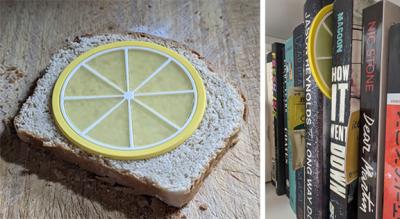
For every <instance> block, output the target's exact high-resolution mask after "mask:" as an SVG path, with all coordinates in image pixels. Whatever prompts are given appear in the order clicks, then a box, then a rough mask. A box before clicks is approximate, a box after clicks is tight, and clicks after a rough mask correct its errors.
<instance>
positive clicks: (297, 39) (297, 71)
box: [289, 24, 305, 219]
mask: <svg viewBox="0 0 400 219" xmlns="http://www.w3.org/2000/svg"><path fill="white" fill-rule="evenodd" d="M293 53H294V64H293V70H294V86H295V87H300V88H302V91H303V96H304V83H303V82H304V74H303V72H304V66H303V62H304V24H300V25H299V26H297V27H296V28H295V29H294V31H293ZM302 104H303V105H302V106H301V109H302V113H303V115H304V116H303V117H302V119H301V122H302V125H303V127H302V131H303V136H300V137H301V139H302V140H303V142H299V143H297V142H295V140H293V142H294V144H293V149H294V150H293V160H294V162H293V163H294V168H295V172H296V216H297V219H303V218H304V151H305V143H304V137H305V136H304V134H305V133H304V132H305V129H304V118H305V114H304V113H305V98H303V100H302ZM293 135H294V133H293ZM289 136H290V137H292V138H294V136H292V135H291V134H290V133H289ZM296 143H297V144H296Z"/></svg>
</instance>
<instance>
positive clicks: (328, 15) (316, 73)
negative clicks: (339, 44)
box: [307, 4, 334, 99]
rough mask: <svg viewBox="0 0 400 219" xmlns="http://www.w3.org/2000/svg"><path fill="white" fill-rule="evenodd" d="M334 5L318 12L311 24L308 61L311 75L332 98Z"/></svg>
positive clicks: (326, 94)
mask: <svg viewBox="0 0 400 219" xmlns="http://www.w3.org/2000/svg"><path fill="white" fill-rule="evenodd" d="M333 27H334V25H333V4H330V5H327V6H325V7H324V8H323V9H321V11H320V12H318V14H317V16H316V17H315V18H314V21H313V23H312V24H311V28H310V33H309V38H308V45H309V46H308V51H307V52H308V59H309V62H310V67H311V73H312V75H313V77H314V79H315V81H316V83H317V86H318V87H319V89H320V90H321V91H322V93H323V94H324V95H325V96H326V97H328V98H329V99H330V98H331V92H332V91H331V85H332V79H331V76H332V73H331V72H332V54H333V49H332V39H333Z"/></svg>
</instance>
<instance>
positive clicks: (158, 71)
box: [133, 58, 171, 92]
mask: <svg viewBox="0 0 400 219" xmlns="http://www.w3.org/2000/svg"><path fill="white" fill-rule="evenodd" d="M170 62H171V58H168V59H167V61H165V62H164V63H163V64H162V65H160V67H158V68H157V69H156V70H155V71H154V72H153V73H151V75H150V76H149V77H147V78H146V79H145V80H144V81H142V82H141V83H140V84H139V85H138V86H137V87H136V88H135V89H134V90H133V92H136V91H137V90H139V89H140V88H142V87H143V86H144V85H146V84H147V82H149V81H150V80H151V79H152V78H154V77H155V76H156V75H157V74H158V73H160V72H161V70H163V68H165V66H167V65H168V64H169V63H170Z"/></svg>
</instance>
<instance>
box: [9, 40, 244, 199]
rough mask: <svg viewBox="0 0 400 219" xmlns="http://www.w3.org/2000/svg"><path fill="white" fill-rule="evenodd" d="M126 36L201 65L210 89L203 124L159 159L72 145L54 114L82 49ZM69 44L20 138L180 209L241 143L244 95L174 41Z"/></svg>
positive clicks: (23, 115) (25, 110)
mask: <svg viewBox="0 0 400 219" xmlns="http://www.w3.org/2000/svg"><path fill="white" fill-rule="evenodd" d="M122 40H141V41H151V42H154V43H157V44H160V45H162V46H165V47H168V48H170V49H172V50H174V51H176V52H178V53H179V54H181V55H183V56H185V57H186V58H187V59H188V60H189V61H190V62H191V63H192V64H193V65H194V66H195V67H196V69H197V70H198V72H199V73H200V74H201V77H202V78H203V81H204V85H205V87H206V92H207V107H206V112H205V115H204V117H203V120H202V122H201V124H200V126H199V128H198V129H197V130H196V131H195V132H194V134H193V135H192V136H191V137H190V138H189V139H187V140H186V141H185V142H184V143H183V144H182V145H180V146H179V147H178V148H177V149H175V150H173V151H171V152H169V153H166V154H164V155H162V156H159V157H155V158H151V159H147V160H136V161H121V160H113V159H109V158H105V157H103V156H100V155H91V154H88V153H86V152H85V151H83V150H81V149H80V148H79V147H76V146H74V145H72V144H71V143H70V142H69V141H68V140H67V139H66V138H65V137H64V136H63V135H62V134H61V132H60V131H59V130H58V129H57V127H56V125H55V123H54V121H53V118H52V113H51V104H50V102H51V93H52V88H53V86H54V84H55V82H56V80H57V78H58V76H59V74H60V73H61V71H62V70H63V69H64V68H65V67H66V66H67V65H68V64H69V63H70V62H71V61H72V60H73V59H74V58H76V57H77V56H79V55H80V54H82V53H83V52H85V51H88V50H89V49H91V48H93V47H96V46H98V45H102V44H106V43H110V42H115V41H122ZM68 42H69V43H68V45H67V46H66V47H65V48H63V49H61V50H59V51H58V52H57V53H56V54H54V55H53V57H52V59H51V61H50V64H49V66H48V67H47V69H46V71H45V74H44V76H43V77H42V78H41V79H39V80H38V82H37V87H36V88H35V90H34V93H33V95H32V96H30V97H29V98H28V99H27V101H26V102H25V103H24V104H23V106H22V108H21V110H20V112H19V113H18V115H17V117H16V118H15V119H14V125H15V128H16V130H17V134H18V136H19V137H20V138H21V139H22V140H23V141H25V142H30V143H32V145H37V146H40V147H44V148H46V149H48V150H50V151H52V152H54V153H55V154H56V155H58V156H61V158H63V159H65V160H67V161H69V162H72V163H75V164H78V165H79V166H80V167H82V168H84V169H86V170H89V171H92V172H94V173H95V174H98V175H100V176H103V177H107V178H108V179H109V180H110V181H113V182H115V183H118V184H121V185H125V186H128V187H131V188H133V189H134V190H135V192H137V194H146V195H150V196H155V197H158V198H159V199H160V200H162V201H164V202H166V203H167V204H169V205H172V206H175V207H182V206H184V205H185V204H186V203H188V202H189V201H190V200H191V199H192V198H193V196H194V195H195V194H196V192H197V191H198V190H199V188H200V186H201V184H202V183H203V181H204V179H205V177H206V176H207V175H208V174H209V173H210V171H211V169H212V168H213V167H214V166H215V165H216V163H217V162H218V160H219V159H220V158H221V157H222V156H223V154H224V153H225V152H226V151H227V149H228V148H229V147H230V146H231V145H233V144H235V143H236V142H237V140H238V132H239V128H240V125H241V123H242V120H243V115H244V111H245V109H244V108H245V105H244V103H243V100H242V98H241V96H240V95H239V94H238V92H237V91H236V90H235V89H234V88H233V87H232V86H231V85H229V84H228V83H226V82H224V81H223V80H222V79H220V78H219V77H218V76H217V75H216V74H214V73H213V72H212V70H211V69H210V68H209V67H208V65H207V63H206V62H205V61H204V59H203V58H202V57H200V55H199V54H198V53H196V52H194V51H192V50H190V49H188V48H187V47H185V46H182V45H180V44H179V43H177V42H174V41H171V40H166V39H162V38H159V37H154V36H150V35H147V34H143V33H129V34H123V35H115V34H113V35H97V36H82V37H76V38H75V39H74V40H72V41H68Z"/></svg>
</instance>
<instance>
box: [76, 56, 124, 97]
mask: <svg viewBox="0 0 400 219" xmlns="http://www.w3.org/2000/svg"><path fill="white" fill-rule="evenodd" d="M82 66H83V67H84V68H86V69H87V70H89V72H90V73H92V74H93V75H95V76H97V77H98V78H100V79H101V80H102V81H104V82H106V83H107V84H109V85H110V86H111V87H113V88H115V89H116V90H118V91H119V92H121V93H124V91H123V90H122V89H121V88H120V87H119V86H118V85H116V84H114V83H113V82H112V81H110V80H109V79H108V78H106V77H104V76H103V75H101V74H100V73H99V72H97V71H96V70H95V69H93V68H92V67H90V66H89V65H87V64H85V63H84V64H82Z"/></svg>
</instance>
